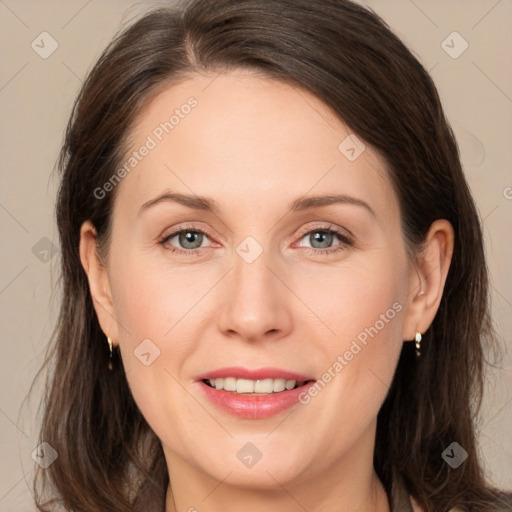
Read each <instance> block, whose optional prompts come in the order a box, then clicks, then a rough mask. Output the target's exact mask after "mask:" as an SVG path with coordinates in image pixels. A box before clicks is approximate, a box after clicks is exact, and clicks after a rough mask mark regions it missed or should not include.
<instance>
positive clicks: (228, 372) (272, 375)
mask: <svg viewBox="0 0 512 512" xmlns="http://www.w3.org/2000/svg"><path fill="white" fill-rule="evenodd" d="M226 377H235V378H236V379H248V380H263V379H285V380H295V381H297V382H306V381H310V380H316V379H315V377H313V376H311V375H307V374H302V373H296V372H291V371H288V370H282V369H281V368H268V367H267V368H260V369H255V370H249V369H247V368H243V367H240V366H231V367H226V368H219V369H218V370H213V371H211V372H207V373H203V374H201V375H198V376H197V377H196V378H195V380H196V381H202V380H207V379H217V378H226Z"/></svg>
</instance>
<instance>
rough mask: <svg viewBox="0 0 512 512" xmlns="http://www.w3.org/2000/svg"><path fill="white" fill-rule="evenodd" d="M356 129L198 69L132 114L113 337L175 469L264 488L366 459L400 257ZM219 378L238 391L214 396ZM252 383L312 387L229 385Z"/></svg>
mask: <svg viewBox="0 0 512 512" xmlns="http://www.w3.org/2000/svg"><path fill="white" fill-rule="evenodd" d="M191 97H193V98H194V100H192V101H189V103H188V104H189V106H190V108H188V107H184V105H187V101H188V100H189V98H191ZM175 111H176V112H175ZM173 112H175V113H176V116H175V118H174V119H173V120H172V123H173V125H172V127H171V128H170V127H169V126H171V125H170V124H168V125H165V122H168V123H169V118H170V116H171V115H172V114H173ZM161 123H164V124H161ZM349 135H350V131H348V130H347V128H346V127H345V126H344V124H343V123H342V122H340V121H339V120H338V119H336V118H335V116H334V115H333V114H332V113H331V112H330V111H329V109H328V108H327V107H326V106H325V105H324V104H323V103H322V102H321V101H320V100H319V99H317V98H316V97H315V96H313V95H312V94H310V93H308V92H307V91H304V90H299V89H296V88H293V87H291V86H289V85H286V84H284V83H281V82H277V81H272V80H269V79H264V78H261V77H257V76H255V75H253V74H249V73H247V72H245V73H242V72H230V73H226V74H222V75H219V76H217V78H215V79H214V76H194V77H193V78H190V79H188V80H187V81H186V82H183V83H182V84H180V85H175V86H172V87H169V88H168V89H166V90H164V91H163V92H161V93H160V94H159V95H158V96H156V97H155V98H154V99H153V100H152V101H151V102H150V103H149V104H148V105H146V107H145V109H144V110H143V111H142V113H141V115H140V116H139V118H138V119H137V122H136V124H135V126H134V129H133V132H132V141H133V145H132V148H131V149H130V154H129V155H128V156H127V161H128V159H129V158H130V157H132V158H136V164H135V165H133V167H130V164H129V163H128V166H127V167H126V168H127V169H130V171H129V172H127V173H126V176H125V177H124V178H123V179H122V181H121V183H120V184H119V185H117V190H116V193H117V197H116V200H115V206H114V211H113V230H112V238H111V241H110V246H109V254H108V265H107V271H106V273H107V278H108V290H109V293H111V297H112V304H113V309H112V312H111V318H113V319H115V320H112V321H111V323H110V324H109V325H108V326H107V329H106V330H110V333H108V332H107V334H110V335H111V337H112V338H113V339H114V340H115V342H116V343H119V346H120V350H121V355H122V360H123V364H124V366H125V369H126V372H127V378H128V381H129V385H130V388H131V390H132V393H133V396H134V398H135V401H136V402H137V404H138V406H139V408H140V410H141V411H142V414H143V415H144V416H145V418H146V419H147V421H148V423H149V425H150V426H151V427H152V428H153V430H154V431H155V433H156V434H157V435H158V437H159V438H160V439H161V441H162V445H163V447H164V451H165V455H166V460H167V463H168V466H169V468H170V473H171V475H172V474H173V468H174V473H177V471H178V469H179V470H180V471H181V473H180V474H196V475H199V474H200V475H203V476H204V478H206V479H208V478H211V479H215V480H216V481H220V480H222V479H224V478H225V477H226V475H227V474H228V473H230V477H229V481H230V482H231V483H233V484H240V485H246V486H251V487H254V488H264V487H265V486H269V485H273V482H272V480H271V479H269V473H270V474H271V475H272V476H273V477H274V478H275V480H277V481H278V482H280V483H281V484H282V485H286V483H292V482H293V483H298V482H301V481H304V480H305V479H311V478H316V477H318V478H319V479H320V478H321V476H322V475H325V474H327V473H329V472H331V471H332V469H333V468H334V467H335V466H339V467H341V466H343V465H345V466H346V467H348V466H349V465H350V467H351V468H352V470H354V469H355V468H357V467H358V466H359V465H360V464H362V463H363V462H362V461H363V460H365V461H368V459H370V462H369V463H370V464H371V453H372V450H373V436H374V433H375V424H376V416H377V413H378V411H379V408H380V406H381V404H382V402H383V401H384V398H385V396H386V393H387V391H388V386H389V384H390V383H391V380H392V377H393V372H394V370H395V367H396V364H397V359H398V356H399V353H400V350H401V347H402V342H403V339H404V338H403V326H404V314H405V311H406V308H405V305H406V302H407V300H408V297H409V295H410V289H409V284H410V277H411V265H410V263H409V260H408V258H407V256H406V251H405V246H404V241H403V238H402V232H401V228H400V213H399V206H398V201H397V197H396V195H395V193H394V191H393V189H392V186H391V184H390V183H389V181H388V179H387V175H386V170H385V167H384V163H383V162H382V161H381V160H380V158H379V157H378V155H377V154H376V152H375V151H374V150H373V149H372V148H371V147H370V146H368V145H366V147H365V148H364V149H363V146H360V145H358V144H356V143H355V142H354V141H353V140H351V139H350V138H349V139H347V140H346V138H347V137H348V136H349ZM142 146H146V148H149V149H147V151H145V150H140V148H141V147H142ZM351 148H353V150H351ZM361 150H362V151H361ZM132 151H137V155H138V156H134V155H133V153H132ZM143 153H144V155H143ZM123 163H124V162H123ZM134 163H135V160H133V161H132V164H134ZM172 194H175V195H174V196H173V195H172ZM176 194H181V195H186V196H190V197H191V199H189V200H185V199H179V200H175V199H173V197H174V198H176V197H177V196H176ZM313 196H314V197H325V196H340V197H341V198H342V199H340V200H339V201H335V202H332V201H331V202H329V201H324V203H322V201H318V202H317V203H316V204H315V203H314V202H312V201H309V203H308V201H306V198H310V197H313ZM199 197H201V198H203V200H201V201H199V200H198V198H199ZM299 200H300V201H302V202H301V203H297V201H299ZM207 201H209V202H210V206H209V207H208V208H206V207H205V205H206V204H207ZM100 309H101V308H100ZM107 322H108V321H107V320H104V321H103V323H102V325H106V323H107ZM233 367H238V370H236V369H230V370H222V369H223V368H233ZM240 368H242V369H246V370H248V371H249V373H243V371H242V370H240ZM261 369H267V372H260V373H258V370H261ZM217 370H220V373H217V374H216V375H215V377H217V378H219V379H221V378H224V382H223V384H226V386H227V387H228V389H229V386H230V385H235V386H239V388H238V390H239V391H241V392H240V393H238V394H235V392H233V391H227V390H222V389H219V390H214V389H213V388H210V387H208V386H207V384H205V383H204V382H203V381H202V379H203V378H205V376H209V375H211V374H212V372H215V371H217ZM251 371H252V372H253V373H250V372H251ZM287 372H288V373H287ZM293 374H298V375H295V376H296V377H297V379H293V377H294V375H293ZM251 376H252V377H254V379H252V380H259V381H265V382H260V384H257V385H258V386H262V387H258V388H257V390H259V391H261V390H263V391H264V392H266V391H268V390H269V389H273V386H276V389H280V388H279V386H281V388H282V383H280V382H281V381H280V380H279V379H282V378H284V379H285V382H284V385H286V381H287V380H297V381H299V383H301V382H302V381H307V382H306V384H304V386H302V387H301V388H299V389H296V390H285V391H282V392H275V393H272V394H271V395H270V394H264V393H263V394H260V393H257V395H259V396H255V395H250V396H249V395H248V394H247V393H244V390H245V391H247V390H248V389H249V388H245V387H244V386H249V387H250V386H251V385H254V383H251V382H249V383H248V382H246V381H244V380H234V379H232V378H234V377H240V378H241V377H246V378H247V377H251ZM271 378H275V380H273V381H269V380H268V379H271ZM233 383H234V384H233ZM292 385H293V384H289V383H288V386H292ZM266 386H272V388H267V387H266ZM248 443H252V444H248ZM362 454H365V457H362ZM258 457H261V458H260V459H259V460H257V461H256V462H255V463H254V462H253V461H254V460H256V459H257V458H258ZM338 469H339V468H338Z"/></svg>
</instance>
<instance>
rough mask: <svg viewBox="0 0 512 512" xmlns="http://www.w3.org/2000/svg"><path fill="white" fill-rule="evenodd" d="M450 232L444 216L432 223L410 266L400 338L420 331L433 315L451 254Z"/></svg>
mask: <svg viewBox="0 0 512 512" xmlns="http://www.w3.org/2000/svg"><path fill="white" fill-rule="evenodd" d="M453 246H454V231H453V227H452V225H451V224H450V222H448V221H447V220H445V219H439V220H436V221H435V222H433V223H432V225H431V226H430V229H429V231H428V233H427V236H426V240H425V246H424V248H423V250H422V252H421V253H420V254H419V255H418V261H417V262H416V263H414V264H412V265H411V274H410V279H409V282H410V287H409V294H408V297H407V307H406V311H405V315H404V324H403V327H402V339H403V340H413V339H414V337H415V335H416V333H417V332H420V333H421V334H423V333H424V332H425V331H426V330H427V329H428V328H429V327H430V325H431V323H432V322H433V320H434V317H435V316H436V313H437V310H438V309H439V304H440V303H441V298H442V296H443V290H444V284H445V282H446V276H447V275H448V270H449V268H450V263H451V259H452V254H453Z"/></svg>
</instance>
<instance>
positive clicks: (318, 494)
mask: <svg viewBox="0 0 512 512" xmlns="http://www.w3.org/2000/svg"><path fill="white" fill-rule="evenodd" d="M374 433H375V432H374V431H371V429H370V432H369V433H368V434H369V435H370V436H371V435H372V434H373V435H374ZM363 437H364V436H363ZM373 447H374V446H373V443H372V442H370V443H368V439H361V442H360V443H358V446H356V447H354V448H353V449H352V450H351V451H350V452H348V453H346V454H344V456H343V457H342V458H340V459H338V460H336V461H334V463H333V464H331V465H326V466H323V465H322V469H321V470H317V469H316V468H315V469H306V470H305V471H304V472H303V474H301V475H297V476H296V477H295V478H292V479H290V480H287V481H286V482H283V481H281V482H280V481H278V480H277V479H276V478H274V477H273V476H272V474H271V472H269V471H267V475H266V481H268V485H266V486H264V487H259V488H255V487H249V486H248V485H247V484H245V485H244V484H240V483H239V482H237V481H236V471H228V472H226V475H225V476H224V478H221V479H219V480H216V479H214V478H212V477H211V476H210V475H207V474H206V473H204V472H203V471H201V470H200V469H199V468H198V466H197V465H191V464H189V463H188V462H187V460H185V459H183V458H181V457H180V456H179V455H177V454H176V453H175V452H172V453H171V452H169V451H168V450H166V449H165V448H164V451H165V453H166V459H167V465H168V469H169V487H168V490H167V498H166V512H199V511H200V512H235V511H239V510H241V509H242V510H244V512H259V511H261V510H265V512H278V511H279V512H302V511H304V510H307V511H308V512H320V511H322V512H331V511H332V512H338V511H340V510H344V511H347V512H364V511H368V510H372V511H373V512H390V505H389V501H388V497H387V495H386V492H385V490H384V487H383V486H382V483H381V482H380V480H379V479H378V477H377V474H376V473H375V471H374V469H373V463H372V461H373ZM370 448H371V449H370ZM256 467H257V466H255V467H254V468H252V470H251V471H254V470H255V469H256ZM319 467H320V464H319V465H318V466H317V468H319Z"/></svg>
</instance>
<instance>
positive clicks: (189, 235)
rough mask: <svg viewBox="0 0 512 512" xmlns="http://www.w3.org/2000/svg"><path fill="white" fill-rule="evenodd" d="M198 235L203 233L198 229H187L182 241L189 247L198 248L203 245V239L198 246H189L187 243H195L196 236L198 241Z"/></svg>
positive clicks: (182, 235)
mask: <svg viewBox="0 0 512 512" xmlns="http://www.w3.org/2000/svg"><path fill="white" fill-rule="evenodd" d="M197 236H201V233H198V232H197V231H185V232H184V233H182V234H181V240H180V242H181V244H182V245H183V246H184V247H186V248H187V249H197V248H198V247H200V246H201V240H200V242H199V245H197V246H193V247H189V246H188V245H187V244H193V243H194V238H196V240H195V241H196V242H197Z"/></svg>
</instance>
